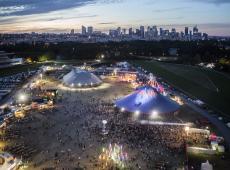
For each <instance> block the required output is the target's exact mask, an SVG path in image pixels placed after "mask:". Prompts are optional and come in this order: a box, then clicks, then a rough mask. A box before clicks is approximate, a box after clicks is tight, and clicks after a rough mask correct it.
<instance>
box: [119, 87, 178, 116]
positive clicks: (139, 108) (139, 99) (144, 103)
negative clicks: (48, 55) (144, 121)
mask: <svg viewBox="0 0 230 170" xmlns="http://www.w3.org/2000/svg"><path fill="white" fill-rule="evenodd" d="M115 105H116V107H118V108H120V109H121V110H125V111H127V112H139V113H145V114H152V113H153V112H155V113H157V114H163V113H173V112H176V111H177V110H178V109H179V107H180V106H179V105H178V104H177V103H176V102H174V101H173V100H171V99H170V98H168V97H167V96H163V95H162V94H160V93H159V92H158V91H157V90H156V89H155V88H153V87H151V86H143V87H141V88H139V89H137V90H136V91H134V92H133V93H131V94H129V95H128V96H125V97H124V98H122V99H118V100H117V101H116V102H115Z"/></svg>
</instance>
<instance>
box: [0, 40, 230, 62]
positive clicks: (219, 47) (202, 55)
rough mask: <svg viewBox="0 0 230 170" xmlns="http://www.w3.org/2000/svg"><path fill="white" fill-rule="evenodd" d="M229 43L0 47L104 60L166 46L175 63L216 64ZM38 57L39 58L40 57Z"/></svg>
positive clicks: (157, 52) (228, 53) (162, 50)
mask: <svg viewBox="0 0 230 170" xmlns="http://www.w3.org/2000/svg"><path fill="white" fill-rule="evenodd" d="M229 47H230V42H228V41H227V42H219V41H214V40H213V41H211V40H210V41H191V42H185V41H152V42H147V41H132V42H108V43H76V42H63V43H57V44H47V43H36V44H26V43H21V44H16V45H4V46H0V49H1V50H4V51H8V52H14V53H16V55H17V56H21V57H31V58H33V59H34V60H40V59H41V60H46V59H96V58H98V56H100V55H101V54H104V55H105V58H107V59H125V60H128V59H135V56H147V57H159V56H162V55H164V56H168V55H169V54H168V50H169V49H170V48H176V49H178V58H179V60H178V61H177V62H179V63H185V64H197V63H199V62H214V63H217V62H218V61H219V59H221V58H229V57H230V48H229ZM41 56H42V57H41Z"/></svg>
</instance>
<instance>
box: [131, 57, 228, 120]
mask: <svg viewBox="0 0 230 170" xmlns="http://www.w3.org/2000/svg"><path fill="white" fill-rule="evenodd" d="M133 63H134V64H137V65H139V66H141V67H143V68H145V69H146V70H148V71H150V72H152V73H154V74H156V75H158V76H160V77H162V78H163V79H165V80H166V81H167V82H168V83H170V84H171V85H173V86H175V87H177V88H179V89H181V90H183V91H185V92H187V93H188V94H189V95H191V96H195V97H197V98H199V99H201V100H203V101H204V102H206V103H207V104H208V105H210V106H211V107H213V108H214V109H217V110H219V111H221V112H223V113H224V114H226V115H228V114H229V113H228V112H229V101H230V88H229V87H230V78H229V77H227V76H226V75H224V74H221V73H218V72H215V71H212V70H205V69H200V68H198V67H190V66H184V65H177V64H168V63H159V62H156V61H151V62H150V61H133ZM217 88H218V91H217ZM228 116H229V115H228Z"/></svg>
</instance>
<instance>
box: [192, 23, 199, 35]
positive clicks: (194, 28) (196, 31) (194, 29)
mask: <svg viewBox="0 0 230 170" xmlns="http://www.w3.org/2000/svg"><path fill="white" fill-rule="evenodd" d="M198 32H199V30H198V28H197V25H196V26H195V27H193V34H194V33H198Z"/></svg>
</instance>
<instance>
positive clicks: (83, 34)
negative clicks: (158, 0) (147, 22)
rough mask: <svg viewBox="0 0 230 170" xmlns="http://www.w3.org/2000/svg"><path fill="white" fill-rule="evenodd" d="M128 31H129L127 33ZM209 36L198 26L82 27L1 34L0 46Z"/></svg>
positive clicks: (181, 38) (206, 37)
mask: <svg viewBox="0 0 230 170" xmlns="http://www.w3.org/2000/svg"><path fill="white" fill-rule="evenodd" d="M127 30H128V31H127ZM208 38H209V37H208V34H207V33H202V32H200V31H199V29H198V27H197V26H194V27H193V28H189V27H185V28H184V31H180V32H179V31H177V30H176V28H172V29H171V30H169V29H164V28H158V27H157V26H147V27H145V26H140V27H139V28H136V29H135V28H128V29H126V28H121V27H118V28H117V29H110V30H109V31H108V32H107V33H105V32H101V31H95V29H94V27H92V26H88V27H86V26H82V27H81V31H80V33H79V32H75V30H74V29H71V30H70V33H60V34H55V33H35V32H33V33H22V34H0V44H14V43H20V42H27V43H37V42H47V43H58V42H65V41H72V42H83V43H84V42H89V43H95V42H108V41H115V42H119V41H134V40H143V41H160V40H171V41H175V40H178V41H195V40H207V39H208Z"/></svg>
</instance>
